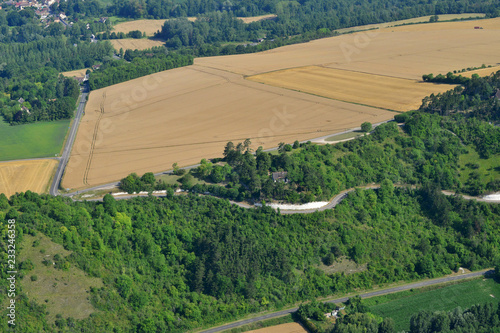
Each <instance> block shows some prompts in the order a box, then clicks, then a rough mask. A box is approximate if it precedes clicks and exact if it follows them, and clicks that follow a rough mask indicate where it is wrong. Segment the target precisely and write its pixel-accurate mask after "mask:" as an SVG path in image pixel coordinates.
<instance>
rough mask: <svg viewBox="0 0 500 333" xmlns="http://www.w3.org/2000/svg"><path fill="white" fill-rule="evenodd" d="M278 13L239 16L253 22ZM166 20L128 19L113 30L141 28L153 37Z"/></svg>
mask: <svg viewBox="0 0 500 333" xmlns="http://www.w3.org/2000/svg"><path fill="white" fill-rule="evenodd" d="M275 17H276V15H274V14H269V15H261V16H251V17H239V19H241V20H243V22H245V23H252V22H257V21H262V20H269V19H273V18H275ZM187 19H188V20H189V21H191V22H193V21H196V17H187ZM165 21H166V20H135V21H128V22H123V23H118V24H117V25H115V26H114V28H113V32H116V33H118V32H123V33H127V32H130V31H134V30H139V31H141V32H145V33H146V36H148V37H152V36H154V34H155V33H156V32H157V31H159V30H161V27H162V26H163V24H164V23H165Z"/></svg>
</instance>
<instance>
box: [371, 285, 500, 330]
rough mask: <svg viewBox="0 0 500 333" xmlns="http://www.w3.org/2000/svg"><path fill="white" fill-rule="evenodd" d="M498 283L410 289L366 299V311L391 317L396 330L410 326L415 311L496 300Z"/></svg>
mask: <svg viewBox="0 0 500 333" xmlns="http://www.w3.org/2000/svg"><path fill="white" fill-rule="evenodd" d="M499 298H500V284H498V283H497V282H495V281H494V280H493V279H476V280H472V281H467V282H462V283H457V284H452V285H449V286H445V287H442V288H437V289H433V290H425V289H424V290H413V291H406V292H402V293H397V294H392V295H386V296H380V297H374V298H370V299H368V300H366V304H367V305H369V308H370V310H369V311H370V312H372V313H373V314H375V315H377V316H381V317H390V318H393V319H394V322H395V328H396V332H399V331H401V330H408V329H409V328H410V318H411V316H412V315H413V314H414V313H417V312H419V311H424V310H425V311H431V312H434V311H450V310H452V309H454V308H456V307H461V308H462V309H467V308H469V307H471V306H472V305H474V304H484V303H495V304H496V303H498V302H499Z"/></svg>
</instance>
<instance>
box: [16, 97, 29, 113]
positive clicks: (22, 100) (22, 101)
mask: <svg viewBox="0 0 500 333" xmlns="http://www.w3.org/2000/svg"><path fill="white" fill-rule="evenodd" d="M17 102H18V103H19V104H20V105H21V110H22V111H24V112H26V113H27V114H30V113H31V112H30V110H29V109H28V108H27V107H26V106H24V105H23V103H24V102H25V100H24V98H22V97H21V98H19V99H18V100H17Z"/></svg>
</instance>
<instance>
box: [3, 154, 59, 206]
mask: <svg viewBox="0 0 500 333" xmlns="http://www.w3.org/2000/svg"><path fill="white" fill-rule="evenodd" d="M57 163H58V161H56V160H26V161H12V162H2V163H0V193H4V194H5V195H6V196H7V197H10V196H11V195H13V194H15V193H16V192H26V191H27V190H30V191H32V192H36V193H45V192H46V191H47V190H48V187H49V181H50V179H51V177H52V174H53V173H54V171H55V168H56V166H57Z"/></svg>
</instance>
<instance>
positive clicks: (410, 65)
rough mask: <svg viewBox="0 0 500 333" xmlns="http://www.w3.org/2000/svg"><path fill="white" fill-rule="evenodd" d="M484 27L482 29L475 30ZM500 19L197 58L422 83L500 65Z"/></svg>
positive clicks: (259, 68) (248, 69)
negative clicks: (437, 76)
mask: <svg viewBox="0 0 500 333" xmlns="http://www.w3.org/2000/svg"><path fill="white" fill-rule="evenodd" d="M475 26H481V27H483V29H478V30H476V29H474V27H475ZM498 54H500V18H495V19H485V20H478V21H463V22H438V23H432V24H421V25H409V26H399V27H394V28H386V29H379V30H375V31H367V32H358V33H353V34H347V35H341V36H337V37H331V38H324V39H318V40H314V41H311V42H309V43H303V44H296V45H290V46H285V47H281V48H277V49H273V50H269V51H266V52H262V53H259V54H242V55H235V56H226V57H223V56H220V57H210V58H197V59H195V64H197V65H200V66H206V67H212V68H219V69H222V70H227V71H231V72H233V73H238V74H242V75H256V74H262V73H267V72H271V71H276V70H282V69H288V68H295V67H304V66H310V65H322V66H325V67H331V68H336V69H344V70H352V71H356V72H364V73H370V74H378V75H386V76H394V77H400V78H407V79H413V80H420V79H421V78H422V74H428V73H447V72H448V71H453V70H456V69H461V68H467V67H470V66H477V65H481V64H486V65H496V64H497V63H498V62H500V61H499V58H500V57H499V56H498Z"/></svg>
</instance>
